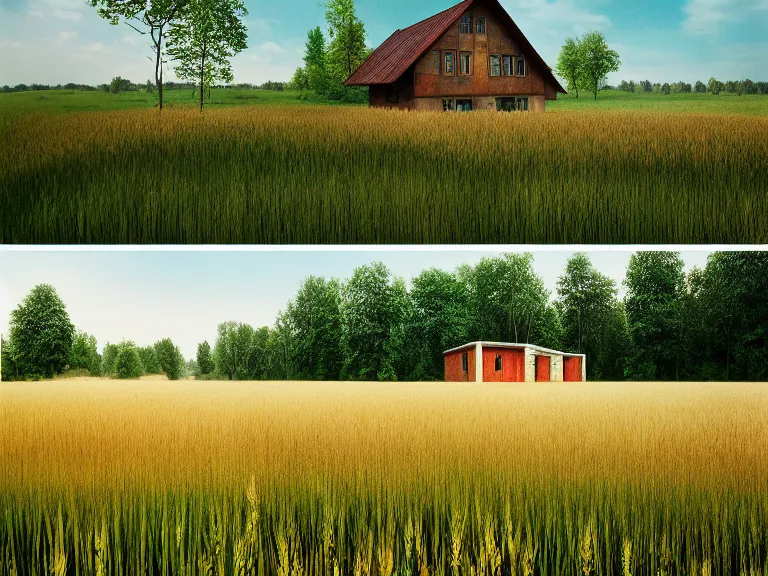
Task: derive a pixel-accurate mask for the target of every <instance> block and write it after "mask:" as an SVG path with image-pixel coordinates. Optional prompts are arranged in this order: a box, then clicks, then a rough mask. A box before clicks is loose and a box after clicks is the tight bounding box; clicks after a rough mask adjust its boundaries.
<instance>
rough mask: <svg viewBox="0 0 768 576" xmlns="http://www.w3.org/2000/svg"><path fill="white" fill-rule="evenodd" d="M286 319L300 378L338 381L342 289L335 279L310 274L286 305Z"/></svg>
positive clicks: (341, 356) (340, 364)
mask: <svg viewBox="0 0 768 576" xmlns="http://www.w3.org/2000/svg"><path fill="white" fill-rule="evenodd" d="M285 320H286V322H287V324H288V326H289V328H290V331H291V336H292V341H293V346H292V355H291V360H292V361H293V365H294V367H295V377H296V378H297V379H300V380H337V379H338V378H339V374H340V372H341V366H342V363H343V361H344V358H343V354H342V352H341V349H340V346H339V342H340V341H341V335H342V325H341V288H340V286H339V283H338V282H337V281H335V280H330V281H326V280H325V279H324V278H317V277H315V276H310V277H309V278H307V279H306V280H305V281H304V283H303V284H302V285H301V287H300V288H299V291H298V294H297V295H296V297H295V299H294V300H293V301H292V302H290V303H289V304H288V309H287V311H286V314H285Z"/></svg>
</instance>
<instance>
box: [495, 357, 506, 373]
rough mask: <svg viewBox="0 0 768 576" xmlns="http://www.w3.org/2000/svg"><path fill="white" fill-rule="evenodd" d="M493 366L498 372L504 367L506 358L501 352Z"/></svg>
mask: <svg viewBox="0 0 768 576" xmlns="http://www.w3.org/2000/svg"><path fill="white" fill-rule="evenodd" d="M493 367H494V368H495V369H496V372H501V371H502V368H503V367H504V359H503V358H502V356H501V354H496V361H495V363H494V366H493Z"/></svg>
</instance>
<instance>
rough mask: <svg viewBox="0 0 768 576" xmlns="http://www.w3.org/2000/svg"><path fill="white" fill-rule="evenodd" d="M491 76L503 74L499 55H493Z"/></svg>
mask: <svg viewBox="0 0 768 576" xmlns="http://www.w3.org/2000/svg"><path fill="white" fill-rule="evenodd" d="M491 76H501V63H500V61H499V57H498V56H491Z"/></svg>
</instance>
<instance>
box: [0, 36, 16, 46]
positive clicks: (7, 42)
mask: <svg viewBox="0 0 768 576" xmlns="http://www.w3.org/2000/svg"><path fill="white" fill-rule="evenodd" d="M0 48H21V43H19V42H15V41H13V40H8V39H7V38H0Z"/></svg>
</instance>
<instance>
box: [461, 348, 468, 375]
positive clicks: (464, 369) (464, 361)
mask: <svg viewBox="0 0 768 576" xmlns="http://www.w3.org/2000/svg"><path fill="white" fill-rule="evenodd" d="M461 370H462V372H464V374H467V373H468V372H469V354H468V353H466V352H464V354H462V355H461Z"/></svg>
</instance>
